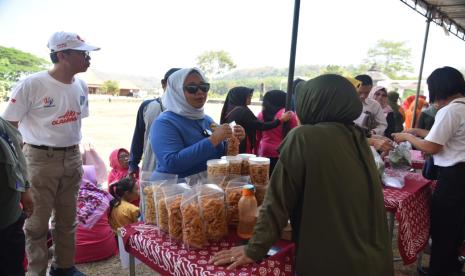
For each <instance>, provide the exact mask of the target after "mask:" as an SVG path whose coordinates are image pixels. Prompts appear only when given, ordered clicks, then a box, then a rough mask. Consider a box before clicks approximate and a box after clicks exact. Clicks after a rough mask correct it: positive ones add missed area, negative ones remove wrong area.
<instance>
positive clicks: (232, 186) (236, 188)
mask: <svg viewBox="0 0 465 276" xmlns="http://www.w3.org/2000/svg"><path fill="white" fill-rule="evenodd" d="M247 184H248V183H247V182H240V181H237V182H236V181H230V182H229V183H228V186H227V187H226V189H225V194H226V217H227V221H228V224H229V225H233V226H236V225H237V224H238V223H239V206H238V204H239V200H240V199H241V196H242V188H243V187H244V185H247Z"/></svg>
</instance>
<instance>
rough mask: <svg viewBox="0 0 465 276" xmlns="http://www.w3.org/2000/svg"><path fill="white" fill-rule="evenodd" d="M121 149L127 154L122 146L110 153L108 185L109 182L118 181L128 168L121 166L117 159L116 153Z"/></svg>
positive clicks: (125, 174)
mask: <svg viewBox="0 0 465 276" xmlns="http://www.w3.org/2000/svg"><path fill="white" fill-rule="evenodd" d="M121 151H123V152H127V153H128V154H129V152H128V151H127V150H126V149H124V148H119V149H115V150H114V151H113V152H112V153H111V154H110V167H111V168H112V169H111V171H110V173H109V174H108V187H110V184H111V183H113V182H116V181H119V180H121V179H122V178H124V177H126V176H127V175H128V169H129V168H123V167H121V164H120V163H119V160H118V155H119V153H120V152H121Z"/></svg>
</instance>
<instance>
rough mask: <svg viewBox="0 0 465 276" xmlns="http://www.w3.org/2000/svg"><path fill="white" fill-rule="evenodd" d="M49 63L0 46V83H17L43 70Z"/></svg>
mask: <svg viewBox="0 0 465 276" xmlns="http://www.w3.org/2000/svg"><path fill="white" fill-rule="evenodd" d="M49 65H50V62H48V61H46V60H45V59H43V58H39V57H36V56H34V55H32V54H29V53H26V52H23V51H20V50H17V49H15V48H6V47H2V46H0V81H7V82H8V83H10V84H11V83H14V82H17V81H18V80H19V79H20V78H21V77H23V76H25V75H28V74H31V73H35V72H38V71H41V70H44V69H45V68H46V67H48V66H49Z"/></svg>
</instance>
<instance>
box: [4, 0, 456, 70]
mask: <svg viewBox="0 0 465 276" xmlns="http://www.w3.org/2000/svg"><path fill="white" fill-rule="evenodd" d="M293 5H294V1H292V0H234V1H232V0H197V1H194V0H131V1H120V0H108V1H107V0H79V1H69V0H40V1H39V0H0V45H2V46H7V47H15V48H17V49H20V50H22V51H26V52H30V53H33V54H35V55H38V56H41V57H47V56H48V49H47V47H46V45H47V41H48V38H49V37H50V35H51V34H52V33H53V32H55V31H70V32H76V33H78V34H79V35H80V36H81V37H83V38H84V39H85V40H86V41H87V42H89V43H90V44H93V45H96V46H100V47H101V48H102V50H101V51H99V52H96V53H93V54H92V61H91V62H92V65H91V66H92V67H93V68H94V69H97V70H102V71H106V72H117V73H129V74H137V75H147V76H156V77H157V78H158V77H161V76H162V74H163V73H164V72H165V71H166V70H167V69H168V68H170V67H187V66H193V65H195V58H196V57H197V56H198V55H199V54H201V53H202V52H204V51H207V50H225V51H227V52H229V53H230V55H231V57H232V59H233V60H234V62H235V63H236V64H237V66H238V68H251V67H261V66H275V67H287V66H288V63H289V49H290V38H291V29H292V15H293ZM424 32H425V18H424V17H423V16H421V15H420V14H418V13H416V12H415V11H413V10H412V9H410V8H409V7H408V6H406V5H405V4H403V3H402V2H401V1H399V0H375V1H374V0H351V1H347V0H332V1H331V0H325V1H321V0H320V1H312V0H302V1H301V13H300V25H299V40H298V44H297V59H296V64H298V65H299V64H300V65H303V64H338V65H348V64H360V63H361V62H362V60H363V59H364V58H365V57H366V53H367V50H368V48H370V47H372V46H374V45H375V43H376V41H377V40H379V39H385V40H392V41H406V42H407V43H408V44H407V45H408V46H409V47H411V48H412V50H413V51H412V53H413V64H412V65H413V67H414V68H415V70H416V71H418V68H419V67H420V57H421V49H422V45H423V37H424ZM464 61H465V42H464V41H462V40H460V39H458V38H457V37H455V36H453V35H450V36H446V35H445V34H444V31H443V30H442V28H440V27H438V26H437V25H435V24H431V28H430V40H429V43H428V49H427V58H426V63H425V75H426V76H427V74H429V73H430V72H431V71H432V70H433V69H434V68H436V67H439V66H445V65H449V66H454V67H457V68H460V67H462V68H463V67H465V65H464Z"/></svg>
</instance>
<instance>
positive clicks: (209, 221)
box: [199, 184, 228, 241]
mask: <svg viewBox="0 0 465 276" xmlns="http://www.w3.org/2000/svg"><path fill="white" fill-rule="evenodd" d="M199 190H200V194H199V204H200V209H201V212H202V215H203V218H204V222H205V228H206V229H205V232H206V235H207V239H209V240H213V241H218V240H220V239H222V238H223V237H225V236H226V235H227V234H228V225H227V220H226V208H225V203H224V192H223V190H222V189H221V188H220V187H218V185H214V184H205V185H201V186H200V187H199Z"/></svg>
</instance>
